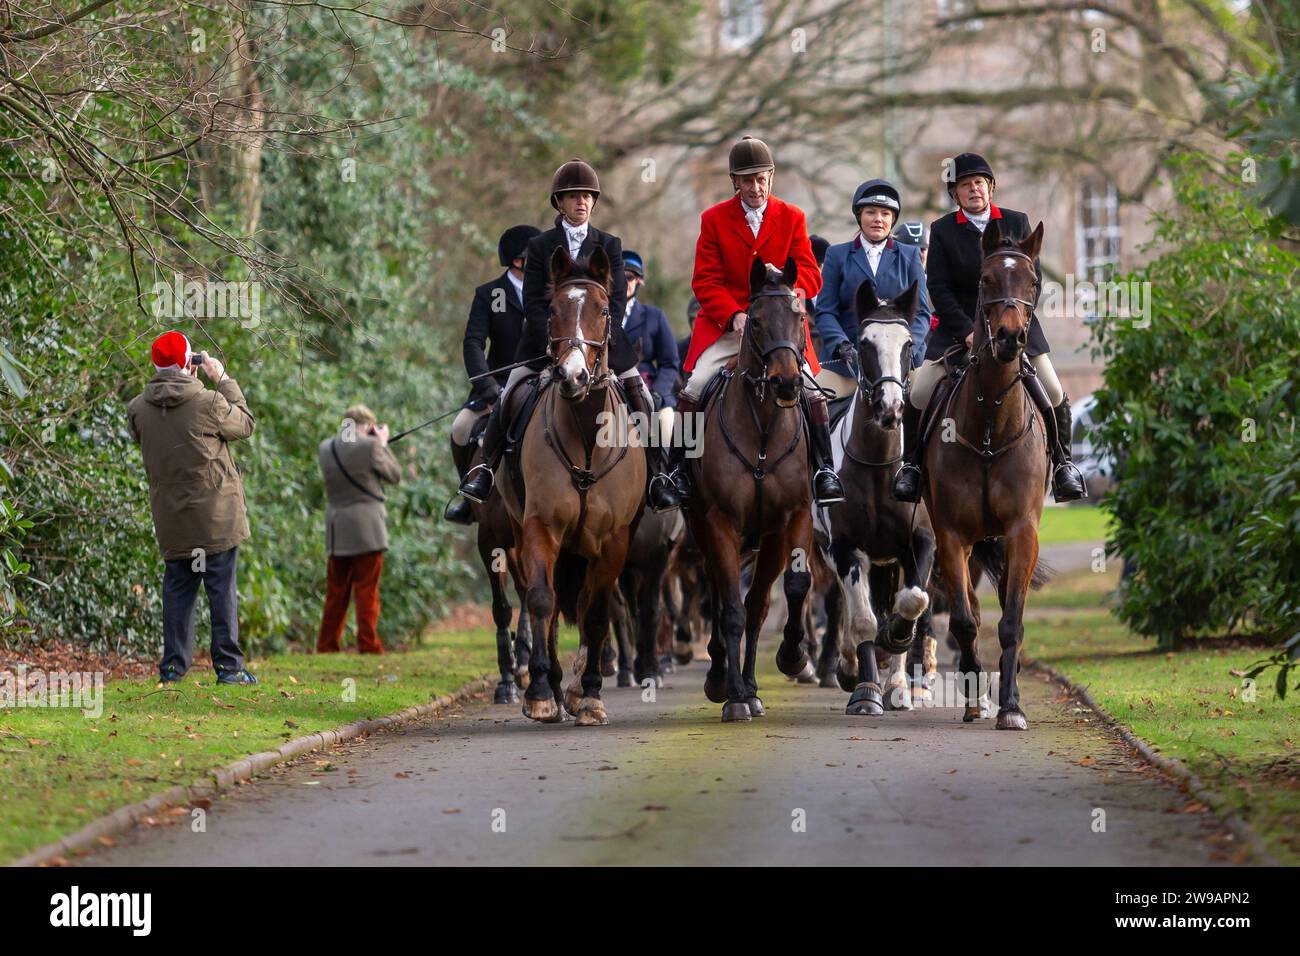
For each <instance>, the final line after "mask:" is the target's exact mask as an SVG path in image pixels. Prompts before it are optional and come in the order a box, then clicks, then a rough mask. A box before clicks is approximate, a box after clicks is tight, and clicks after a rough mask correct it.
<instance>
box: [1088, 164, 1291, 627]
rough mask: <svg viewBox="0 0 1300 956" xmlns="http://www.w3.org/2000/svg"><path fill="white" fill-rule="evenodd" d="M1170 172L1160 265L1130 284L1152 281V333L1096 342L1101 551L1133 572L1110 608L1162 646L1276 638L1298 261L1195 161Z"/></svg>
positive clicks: (1285, 605) (1099, 336) (1263, 220)
mask: <svg viewBox="0 0 1300 956" xmlns="http://www.w3.org/2000/svg"><path fill="white" fill-rule="evenodd" d="M1174 170H1175V177H1174V181H1173V186H1174V194H1175V198H1176V202H1175V204H1174V206H1173V208H1171V209H1170V210H1169V211H1167V212H1165V213H1161V214H1158V215H1157V216H1156V219H1155V222H1156V227H1157V228H1156V237H1155V245H1156V248H1157V249H1158V250H1159V255H1158V257H1157V258H1155V259H1153V260H1152V261H1151V262H1150V263H1149V264H1148V265H1146V266H1145V267H1144V268H1142V269H1139V270H1138V271H1136V272H1134V273H1133V274H1132V275H1130V276H1129V277H1128V278H1129V279H1130V280H1134V281H1139V282H1143V281H1145V282H1150V283H1151V286H1150V290H1151V300H1150V307H1151V311H1150V325H1149V327H1147V328H1139V327H1136V326H1135V324H1134V323H1133V322H1132V321H1131V320H1128V319H1123V318H1119V317H1115V316H1111V317H1106V318H1102V319H1100V320H1099V321H1098V323H1097V325H1096V326H1095V328H1094V335H1095V341H1094V354H1095V355H1097V356H1099V357H1100V358H1102V359H1104V361H1105V364H1106V370H1105V387H1104V388H1103V389H1102V390H1101V391H1100V392H1099V393H1098V400H1099V404H1098V413H1099V417H1100V419H1101V424H1100V433H1099V438H1100V441H1101V442H1102V444H1103V445H1104V446H1105V447H1106V448H1107V449H1108V450H1110V451H1111V452H1112V453H1113V454H1115V455H1116V456H1117V458H1118V460H1119V461H1120V463H1121V464H1120V468H1119V475H1118V477H1119V482H1118V486H1117V488H1116V490H1115V491H1114V492H1113V494H1111V495H1110V496H1109V497H1108V498H1107V499H1106V501H1105V502H1104V507H1106V508H1108V509H1109V510H1110V511H1111V513H1112V514H1113V515H1114V518H1115V521H1114V527H1113V534H1112V539H1111V541H1110V545H1111V547H1112V550H1114V551H1118V552H1119V553H1120V554H1123V555H1125V556H1126V557H1129V558H1133V559H1136V565H1137V572H1136V574H1135V576H1134V577H1133V578H1132V579H1131V581H1129V582H1128V584H1127V586H1126V588H1125V589H1124V592H1123V594H1122V596H1121V599H1120V601H1119V603H1118V606H1117V609H1116V610H1117V613H1118V614H1119V616H1120V617H1121V618H1122V619H1123V620H1124V621H1125V622H1127V623H1128V624H1129V625H1130V626H1132V627H1133V628H1134V629H1135V630H1137V631H1138V632H1140V633H1142V634H1146V635H1150V636H1153V637H1155V638H1157V639H1158V640H1159V641H1160V643H1161V644H1162V645H1164V646H1172V645H1174V644H1176V642H1177V641H1178V639H1179V638H1180V637H1183V636H1186V635H1190V634H1194V633H1222V632H1225V631H1231V630H1234V629H1241V628H1249V629H1251V630H1257V631H1267V632H1272V633H1276V634H1278V635H1281V634H1283V633H1285V632H1286V630H1287V628H1288V627H1294V626H1295V624H1296V623H1297V621H1296V607H1297V604H1296V594H1297V589H1298V588H1300V561H1298V560H1297V556H1296V547H1297V544H1296V542H1297V540H1300V537H1298V536H1297V534H1296V531H1297V522H1298V521H1300V495H1297V473H1296V457H1297V456H1296V444H1295V419H1296V412H1297V398H1298V397H1300V361H1298V358H1300V281H1298V279H1300V276H1298V275H1297V273H1298V272H1300V258H1298V257H1297V256H1296V255H1295V254H1294V253H1292V252H1290V251H1288V250H1286V249H1285V248H1283V247H1282V246H1281V245H1279V244H1278V243H1276V242H1275V241H1274V239H1275V238H1276V235H1277V233H1276V229H1277V224H1276V222H1275V221H1274V220H1273V219H1271V218H1270V217H1269V216H1268V215H1267V213H1265V212H1263V211H1261V210H1259V209H1258V208H1257V207H1256V206H1254V205H1252V203H1251V202H1250V199H1249V198H1248V196H1247V195H1245V193H1244V192H1243V191H1242V190H1241V188H1240V187H1239V186H1237V185H1235V184H1234V183H1232V182H1231V181H1230V180H1227V179H1225V180H1215V179H1212V178H1210V177H1208V176H1207V175H1206V174H1205V172H1204V165H1203V162H1202V161H1201V160H1199V159H1198V160H1191V159H1184V160H1180V161H1178V162H1176V163H1175V164H1174ZM1288 535H1289V537H1288Z"/></svg>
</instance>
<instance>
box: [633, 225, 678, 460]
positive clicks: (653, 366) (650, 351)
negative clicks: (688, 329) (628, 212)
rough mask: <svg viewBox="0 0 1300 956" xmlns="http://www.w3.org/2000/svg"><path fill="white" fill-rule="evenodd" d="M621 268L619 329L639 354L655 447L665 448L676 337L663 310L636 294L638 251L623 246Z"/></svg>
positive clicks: (640, 268)
mask: <svg viewBox="0 0 1300 956" xmlns="http://www.w3.org/2000/svg"><path fill="white" fill-rule="evenodd" d="M623 271H624V272H625V273H627V308H626V309H625V310H624V312H623V331H624V332H625V333H626V334H627V338H628V341H629V342H631V343H632V347H633V348H634V349H636V350H637V353H638V354H639V355H640V356H641V362H640V364H639V365H638V366H637V369H638V371H640V373H641V378H642V379H644V380H645V383H646V385H647V386H648V387H649V389H650V395H651V398H652V399H653V401H654V404H655V418H656V422H657V429H656V432H657V434H656V439H657V444H658V447H659V448H661V449H666V448H669V447H670V446H671V444H672V434H673V416H674V411H673V410H674V409H675V408H676V407H677V396H676V395H674V394H673V386H675V385H676V384H677V376H678V373H679V372H680V371H681V365H682V363H681V359H680V358H679V357H678V354H677V340H676V339H675V338H674V337H673V330H672V327H671V326H670V325H669V324H668V316H667V315H665V314H664V310H663V309H659V308H656V307H655V306H653V305H650V304H649V303H647V302H645V301H644V300H643V299H642V298H641V297H640V296H638V294H637V293H638V292H639V291H640V290H641V288H642V287H643V286H644V285H645V277H646V270H645V259H644V258H642V256H641V253H639V252H633V251H632V250H631V249H624V250H623Z"/></svg>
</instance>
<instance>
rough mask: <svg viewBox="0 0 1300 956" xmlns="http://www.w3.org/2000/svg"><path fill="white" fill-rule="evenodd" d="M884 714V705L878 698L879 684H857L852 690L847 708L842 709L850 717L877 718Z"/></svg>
mask: <svg viewBox="0 0 1300 956" xmlns="http://www.w3.org/2000/svg"><path fill="white" fill-rule="evenodd" d="M884 712H885V705H884V702H883V701H882V700H881V697H880V685H879V684H868V683H863V684H858V685H857V686H856V687H855V688H853V696H852V697H850V698H849V706H847V707H845V708H844V713H845V714H847V715H848V716H850V717H879V716H880V715H881V714H883V713H884Z"/></svg>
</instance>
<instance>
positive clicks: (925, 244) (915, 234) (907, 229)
mask: <svg viewBox="0 0 1300 956" xmlns="http://www.w3.org/2000/svg"><path fill="white" fill-rule="evenodd" d="M894 239H895V240H896V241H898V242H901V243H902V244H903V245H905V246H920V247H921V248H922V249H928V248H930V230H929V229H928V228H927V227H926V225H925V223H923V222H919V221H918V220H916V219H911V220H908V221H907V222H900V223H899V224H898V228H897V229H895V230H894Z"/></svg>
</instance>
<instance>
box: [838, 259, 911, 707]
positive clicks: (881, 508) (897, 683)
mask: <svg viewBox="0 0 1300 956" xmlns="http://www.w3.org/2000/svg"><path fill="white" fill-rule="evenodd" d="M919 296H920V289H919V288H918V284H917V283H916V282H913V283H912V284H911V285H910V286H908V288H907V290H906V291H905V292H904V293H903V294H902V295H901V296H899V297H898V298H897V299H895V300H894V301H893V302H889V301H882V300H880V299H879V298H877V296H876V287H875V284H874V283H873V282H872V281H871V280H870V279H865V280H863V282H862V284H861V285H860V286H858V290H857V293H856V296H855V301H854V305H855V311H856V314H857V317H858V338H857V343H856V344H857V352H858V362H857V368H856V369H855V372H856V375H855V378H856V379H857V387H856V389H855V391H854V395H853V399H852V401H851V403H850V405H849V410H848V412H847V413H846V414H845V415H844V417H843V418H841V419H840V421H839V423H838V424H837V425H836V427H835V431H834V432H833V433H832V435H831V448H832V449H833V451H834V455H835V465H836V471H837V472H838V473H839V476H840V481H841V482H842V483H843V485H844V489H845V500H844V501H841V502H838V503H837V504H833V505H831V506H830V507H829V508H826V509H818V512H817V515H816V518H815V523H816V527H817V529H818V531H819V532H820V534H819V538H820V539H821V540H825V541H826V542H827V546H826V556H827V558H828V560H829V561H830V563H831V564H832V566H833V567H834V569H835V573H836V575H837V576H838V581H837V582H835V583H833V584H832V585H831V587H830V588H829V589H828V590H827V592H826V605H827V606H826V616H827V629H826V639H825V644H824V647H823V653H824V654H826V655H829V654H831V653H833V652H834V650H833V648H834V647H835V646H836V645H838V650H839V658H840V659H839V665H838V667H837V669H836V676H837V678H838V680H839V683H840V686H841V687H842V688H843V689H844V690H847V691H851V692H852V696H851V697H850V698H849V703H848V707H847V708H846V710H845V713H846V714H848V715H850V716H879V715H880V714H883V713H884V712H885V709H886V707H888V708H889V709H891V710H907V709H910V708H911V706H912V701H911V694H910V692H909V687H908V682H907V673H906V659H905V658H906V655H907V654H908V652H909V651H910V650H911V648H912V645H913V642H914V641H915V639H916V627H917V621H918V619H920V618H921V616H922V615H923V614H924V613H925V612H926V610H927V609H928V607H929V604H930V599H929V595H928V593H927V591H926V589H927V587H928V586H929V583H930V571H931V568H932V567H933V566H934V532H933V531H932V530H931V528H930V517H929V514H928V512H927V511H926V508H925V506H924V505H921V504H919V503H918V504H917V505H908V504H906V503H904V502H900V501H896V500H895V499H894V496H893V491H892V489H893V483H894V475H895V473H896V472H897V471H898V468H899V465H900V463H901V462H902V459H903V437H902V434H901V429H900V427H899V426H900V425H901V423H902V417H903V402H904V401H906V398H905V396H904V395H903V382H904V377H905V375H906V371H907V370H908V369H911V367H912V332H911V324H910V319H911V317H912V316H913V315H914V314H915V313H916V305H917V299H918V297H919ZM900 570H901V571H902V578H903V580H902V585H901V587H900V586H899V582H898V577H899V571H900ZM895 589H896V590H895ZM882 592H883V593H882ZM891 592H893V593H891ZM845 603H847V608H844V605H845ZM842 608H844V609H845V610H847V614H846V615H843V617H842V616H841V613H840V612H841V609H842ZM878 612H879V614H880V615H881V616H882V617H885V619H886V622H887V625H886V627H885V628H884V629H883V630H881V629H879V628H878V621H877V613H878ZM881 663H884V664H885V665H886V666H887V672H886V676H885V679H884V680H882V679H881V676H880V672H879V666H880V664H881Z"/></svg>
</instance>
